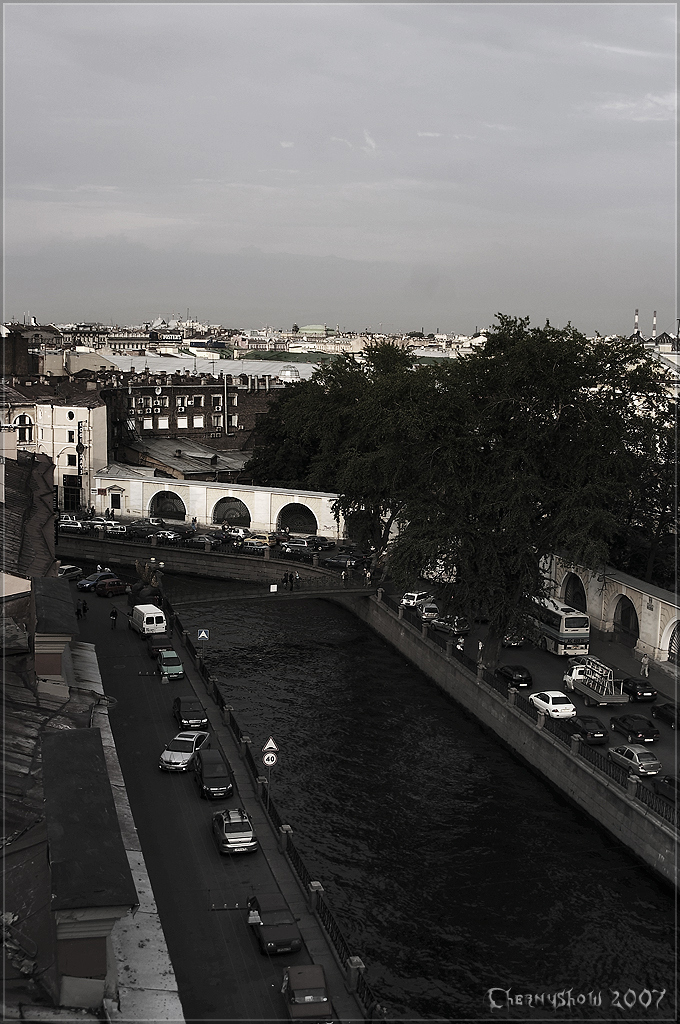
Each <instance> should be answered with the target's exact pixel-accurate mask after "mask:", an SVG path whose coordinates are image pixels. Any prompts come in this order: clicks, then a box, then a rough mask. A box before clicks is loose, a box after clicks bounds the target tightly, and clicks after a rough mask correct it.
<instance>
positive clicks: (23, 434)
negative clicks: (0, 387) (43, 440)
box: [14, 413, 33, 443]
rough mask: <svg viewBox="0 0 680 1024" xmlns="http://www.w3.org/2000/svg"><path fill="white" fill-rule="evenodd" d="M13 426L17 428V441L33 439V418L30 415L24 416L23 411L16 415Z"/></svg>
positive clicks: (25, 441)
mask: <svg viewBox="0 0 680 1024" xmlns="http://www.w3.org/2000/svg"><path fill="white" fill-rule="evenodd" d="M14 426H15V427H16V428H17V441H23V442H24V443H27V442H28V441H32V440H33V420H32V419H31V417H30V416H26V415H25V414H24V413H22V414H21V416H17V417H16V419H15V420H14Z"/></svg>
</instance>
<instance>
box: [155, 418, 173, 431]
mask: <svg viewBox="0 0 680 1024" xmlns="http://www.w3.org/2000/svg"><path fill="white" fill-rule="evenodd" d="M169 427H170V420H169V419H168V417H167V416H159V417H158V429H159V430H168V428H169Z"/></svg>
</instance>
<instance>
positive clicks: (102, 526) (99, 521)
mask: <svg viewBox="0 0 680 1024" xmlns="http://www.w3.org/2000/svg"><path fill="white" fill-rule="evenodd" d="M85 523H86V525H87V526H88V527H89V529H90V530H108V529H109V527H110V526H113V520H112V519H107V518H106V517H105V516H94V518H92V519H87V520H85Z"/></svg>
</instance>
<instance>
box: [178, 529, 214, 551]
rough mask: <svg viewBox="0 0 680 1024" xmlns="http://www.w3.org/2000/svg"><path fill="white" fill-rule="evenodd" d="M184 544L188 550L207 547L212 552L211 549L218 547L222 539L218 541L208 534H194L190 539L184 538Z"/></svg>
mask: <svg viewBox="0 0 680 1024" xmlns="http://www.w3.org/2000/svg"><path fill="white" fill-rule="evenodd" d="M184 543H185V544H186V546H187V547H189V548H206V547H209V548H210V550H211V551H212V549H213V548H218V547H220V545H221V544H222V538H220V539H219V540H218V539H217V538H216V537H211V536H210V534H209V533H194V534H192V535H191V537H186V538H185V539H184Z"/></svg>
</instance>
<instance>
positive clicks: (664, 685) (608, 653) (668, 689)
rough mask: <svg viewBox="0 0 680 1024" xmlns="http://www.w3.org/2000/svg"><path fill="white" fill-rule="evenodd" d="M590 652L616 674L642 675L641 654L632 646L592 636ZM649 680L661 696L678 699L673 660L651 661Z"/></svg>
mask: <svg viewBox="0 0 680 1024" xmlns="http://www.w3.org/2000/svg"><path fill="white" fill-rule="evenodd" d="M590 653H591V654H594V655H595V657H596V658H599V659H600V661H603V662H604V663H605V665H611V667H612V668H613V669H614V670H615V672H614V675H615V676H623V677H625V676H632V677H634V678H636V679H639V678H642V677H641V676H640V657H641V656H640V655H639V654H636V652H635V651H634V650H632V649H631V648H630V647H625V646H624V645H623V644H617V643H615V642H614V641H611V642H610V641H607V640H595V639H593V638H591V641H590ZM649 682H650V684H651V686H653V687H654V689H655V690H657V691H658V693H659V697H665V698H666V699H667V700H673V701H677V699H678V668H677V666H676V665H674V664H673V663H672V662H661V663H659V662H655V661H652V660H651V659H650V662H649Z"/></svg>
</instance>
